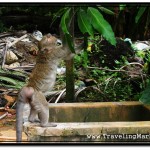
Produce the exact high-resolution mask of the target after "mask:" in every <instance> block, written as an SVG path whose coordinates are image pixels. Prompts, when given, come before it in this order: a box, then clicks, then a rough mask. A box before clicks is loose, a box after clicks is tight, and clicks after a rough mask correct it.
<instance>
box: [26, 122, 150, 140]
mask: <svg viewBox="0 0 150 150" xmlns="http://www.w3.org/2000/svg"><path fill="white" fill-rule="evenodd" d="M24 131H25V133H26V134H27V135H28V140H29V141H35V142H36V141H41V142H44V141H45V142H90V141H92V142H104V141H105V142H110V141H129V142H130V141H148V142H150V121H140V122H87V123H57V127H47V128H42V127H40V126H39V124H31V123H29V122H26V123H25V124H24Z"/></svg>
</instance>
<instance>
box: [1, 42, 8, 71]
mask: <svg viewBox="0 0 150 150" xmlns="http://www.w3.org/2000/svg"><path fill="white" fill-rule="evenodd" d="M7 50H8V43H6V46H5V47H4V49H3V61H2V69H5V68H4V65H5V61H6V53H7Z"/></svg>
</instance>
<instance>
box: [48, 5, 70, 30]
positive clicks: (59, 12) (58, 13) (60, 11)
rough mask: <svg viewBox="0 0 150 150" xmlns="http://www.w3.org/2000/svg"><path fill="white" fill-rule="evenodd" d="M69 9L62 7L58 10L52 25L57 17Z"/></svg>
mask: <svg viewBox="0 0 150 150" xmlns="http://www.w3.org/2000/svg"><path fill="white" fill-rule="evenodd" d="M67 9H68V7H65V8H61V9H60V10H59V11H58V12H56V13H55V14H54V16H53V18H52V23H51V24H50V27H51V26H52V25H53V23H54V22H55V21H56V19H57V18H58V17H59V16H61V15H62V14H64V12H65V11H66V10H67Z"/></svg>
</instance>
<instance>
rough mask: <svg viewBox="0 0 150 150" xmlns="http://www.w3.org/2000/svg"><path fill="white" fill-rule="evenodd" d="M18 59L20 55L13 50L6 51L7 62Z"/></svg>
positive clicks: (10, 62) (8, 63)
mask: <svg viewBox="0 0 150 150" xmlns="http://www.w3.org/2000/svg"><path fill="white" fill-rule="evenodd" d="M17 60H18V57H17V56H16V55H15V54H14V53H13V52H12V51H7V53H6V64H7V65H10V64H12V63H14V62H16V61H17Z"/></svg>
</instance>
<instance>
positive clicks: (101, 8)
mask: <svg viewBox="0 0 150 150" xmlns="http://www.w3.org/2000/svg"><path fill="white" fill-rule="evenodd" d="M98 8H99V9H100V10H101V11H103V12H105V13H106V14H108V15H114V14H115V13H114V12H113V11H111V10H110V9H107V8H105V7H98Z"/></svg>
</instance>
